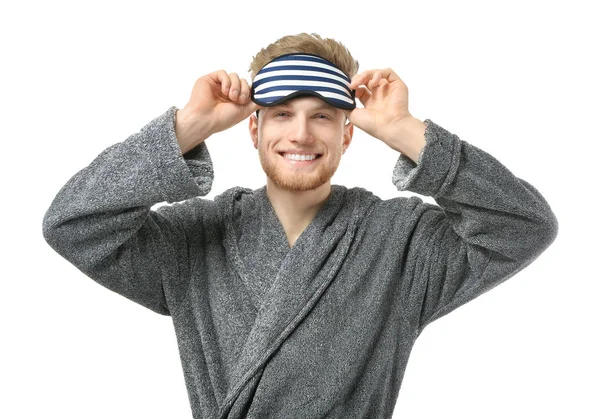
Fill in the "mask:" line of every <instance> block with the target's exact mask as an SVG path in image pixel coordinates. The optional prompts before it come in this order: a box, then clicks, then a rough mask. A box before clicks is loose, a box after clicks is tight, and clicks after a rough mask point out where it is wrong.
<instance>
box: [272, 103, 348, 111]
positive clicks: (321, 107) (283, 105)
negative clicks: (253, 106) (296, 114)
mask: <svg viewBox="0 0 600 419" xmlns="http://www.w3.org/2000/svg"><path fill="white" fill-rule="evenodd" d="M273 108H284V109H290V108H292V106H290V105H289V104H288V103H281V104H279V105H275V106H273ZM336 109H337V108H335V107H334V106H331V105H328V104H327V103H323V104H319V105H317V106H315V107H312V108H310V110H311V111H320V110H330V111H335V110H336Z"/></svg>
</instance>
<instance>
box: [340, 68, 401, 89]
mask: <svg viewBox="0 0 600 419" xmlns="http://www.w3.org/2000/svg"><path fill="white" fill-rule="evenodd" d="M384 79H385V80H387V81H388V82H390V83H392V82H394V81H397V80H400V77H398V75H397V74H396V73H395V72H394V71H393V70H392V69H391V68H385V69H374V70H367V71H365V72H363V73H360V74H357V75H356V76H354V77H353V78H352V81H351V82H350V88H351V89H356V88H358V86H361V85H365V86H369V82H370V81H372V83H371V86H372V87H377V86H378V85H379V83H380V81H381V80H384Z"/></svg>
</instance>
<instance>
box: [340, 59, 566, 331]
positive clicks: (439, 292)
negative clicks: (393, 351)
mask: <svg viewBox="0 0 600 419" xmlns="http://www.w3.org/2000/svg"><path fill="white" fill-rule="evenodd" d="M353 85H354V86H353V87H354V88H357V94H356V95H357V97H358V98H359V99H360V100H361V102H363V104H364V106H365V107H364V109H358V108H357V109H355V110H354V111H352V112H351V113H349V119H350V122H351V123H354V124H355V125H357V126H358V127H359V128H361V129H363V130H365V131H366V132H367V133H369V134H371V135H372V136H374V137H376V138H378V139H380V140H382V141H383V142H385V143H386V144H387V145H388V146H390V147H391V148H393V149H394V150H396V151H399V152H400V153H401V155H400V157H399V159H398V162H397V164H396V167H395V169H394V177H393V182H394V184H395V185H396V187H397V188H398V190H401V191H402V190H408V191H411V192H415V193H418V194H421V195H425V196H431V197H433V198H434V199H435V201H436V202H437V203H438V204H439V206H436V205H432V204H426V203H423V201H422V200H421V199H419V198H417V197H413V198H411V200H410V201H409V202H410V205H412V208H411V210H410V213H409V215H407V213H406V212H401V213H399V217H397V219H395V220H394V221H393V226H391V228H392V230H393V231H392V232H393V234H391V235H390V238H389V240H390V242H389V244H388V248H390V249H391V251H395V249H403V248H405V247H404V246H406V250H405V251H404V252H402V254H401V255H399V256H400V260H399V262H398V263H399V265H398V266H399V269H401V273H400V274H401V277H402V279H401V285H400V286H401V287H402V292H401V295H402V296H403V301H404V307H405V308H406V310H407V312H408V313H409V314H408V315H409V317H411V318H412V320H413V321H414V323H415V324H416V325H417V327H418V330H419V332H420V331H421V330H423V328H424V327H425V326H426V325H427V324H429V323H431V322H432V321H434V320H435V319H438V318H439V317H441V316H443V315H444V314H447V313H449V312H450V311H452V310H453V309H455V308H457V307H458V306H460V305H462V304H464V303H466V302H467V301H470V300H472V299H474V298H475V297H477V296H478V295H481V294H482V293H484V292H486V291H488V290H490V289H491V288H493V287H495V286H496V285H498V284H500V283H501V282H503V281H505V280H506V279H508V278H510V277H511V276H513V275H514V274H515V273H517V272H518V271H520V270H522V269H523V268H524V267H526V266H527V265H529V264H530V263H531V262H532V261H533V260H535V259H536V258H537V257H538V256H539V255H540V254H541V253H542V252H543V251H544V250H545V249H546V248H547V247H548V246H549V245H550V244H551V243H552V242H553V240H554V239H555V237H556V235H557V232H558V222H557V220H556V217H555V215H554V213H553V212H552V210H551V209H550V206H549V205H548V203H547V202H546V200H545V199H544V198H543V196H542V195H541V194H540V193H539V192H538V191H537V190H536V189H535V188H534V187H533V186H531V185H530V184H529V183H527V182H526V181H524V180H522V179H519V178H517V177H516V176H515V175H513V174H512V173H511V172H510V171H509V170H508V169H507V168H506V167H505V166H503V165H502V164H501V163H500V162H499V161H498V160H496V159H495V158H494V157H492V156H491V155H489V154H488V153H486V152H484V151H483V150H480V149H478V148H477V147H475V146H473V145H471V144H469V143H467V142H465V141H462V140H460V139H459V138H458V137H457V136H456V135H453V134H451V133H450V132H448V131H447V130H445V129H444V128H442V127H440V126H438V125H436V124H435V123H433V122H432V121H431V120H425V121H424V122H421V121H419V120H417V119H416V118H414V117H412V115H410V113H409V112H408V89H407V88H406V85H404V83H403V82H402V81H401V80H400V78H399V77H398V76H397V75H396V74H395V73H394V72H393V71H392V70H390V69H384V70H370V71H367V72H365V73H362V74H359V75H357V76H355V78H354V79H353ZM394 201H395V200H390V201H389V202H386V203H384V205H392V206H393V205H396V204H397V202H394ZM407 217H409V218H410V219H409V220H407V219H406V218H407ZM407 228H408V229H409V230H410V231H407ZM407 234H408V235H409V236H410V240H409V242H408V243H405V242H404V240H405V239H404V238H405V237H406V236H407Z"/></svg>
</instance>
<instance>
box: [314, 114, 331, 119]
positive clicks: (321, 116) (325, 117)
mask: <svg viewBox="0 0 600 419" xmlns="http://www.w3.org/2000/svg"><path fill="white" fill-rule="evenodd" d="M315 117H316V118H317V119H329V120H330V119H331V117H330V116H329V115H327V114H324V113H320V114H318V115H316V116H315Z"/></svg>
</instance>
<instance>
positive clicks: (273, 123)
mask: <svg viewBox="0 0 600 419" xmlns="http://www.w3.org/2000/svg"><path fill="white" fill-rule="evenodd" d="M249 129H250V136H251V137H252V141H253V143H254V148H256V149H257V150H258V156H259V158H260V163H261V165H262V167H263V170H264V171H265V173H266V174H267V177H268V178H269V180H270V181H271V182H272V183H273V184H274V185H275V186H277V187H279V188H280V189H284V190H288V191H295V192H301V191H310V190H313V189H316V188H318V187H320V186H322V185H325V184H329V182H330V180H331V177H332V176H333V174H334V173H335V171H336V170H337V168H338V166H339V164H340V160H341V158H342V154H344V152H345V151H346V149H347V148H348V146H349V145H350V142H351V141H352V133H353V126H352V125H351V124H346V115H345V114H344V112H343V111H342V110H341V109H338V108H334V107H333V106H331V105H329V104H327V103H326V102H324V101H322V100H321V99H318V98H316V97H300V98H296V99H292V100H290V101H288V102H285V103H284V104H281V105H278V106H272V107H268V108H261V109H260V112H259V116H258V118H257V117H256V115H252V116H251V117H250V127H249Z"/></svg>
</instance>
